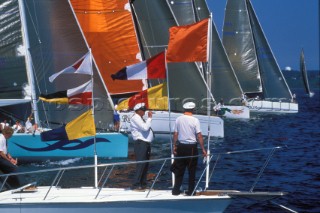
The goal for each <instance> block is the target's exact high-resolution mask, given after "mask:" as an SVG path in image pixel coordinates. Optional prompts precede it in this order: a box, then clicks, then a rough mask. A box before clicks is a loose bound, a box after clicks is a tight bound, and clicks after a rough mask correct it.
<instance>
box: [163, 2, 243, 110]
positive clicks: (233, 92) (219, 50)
mask: <svg viewBox="0 0 320 213" xmlns="http://www.w3.org/2000/svg"><path fill="white" fill-rule="evenodd" d="M167 2H168V5H169V7H170V9H171V11H172V14H173V15H174V17H175V20H176V21H177V23H178V25H186V24H192V23H195V22H197V21H199V20H202V19H204V18H208V17H209V16H210V11H209V8H208V5H207V3H206V1H205V0H197V1H194V0H174V1H170V0H167ZM211 44H212V55H211V59H212V60H211V61H212V79H211V92H212V95H213V97H214V98H215V100H218V101H219V100H221V99H223V100H224V102H225V103H228V104H231V105H236V104H240V103H239V100H240V97H241V95H242V93H243V92H242V89H241V87H240V84H239V82H238V79H237V77H236V75H235V73H234V71H233V68H232V66H231V63H230V61H229V59H228V56H227V54H226V52H225V49H224V47H223V45H222V42H221V40H220V38H219V34H218V32H217V29H216V27H215V25H214V22H213V29H212V42H211ZM206 68H207V67H206V66H203V69H204V70H206ZM205 72H206V71H204V73H205ZM235 100H237V101H235Z"/></svg>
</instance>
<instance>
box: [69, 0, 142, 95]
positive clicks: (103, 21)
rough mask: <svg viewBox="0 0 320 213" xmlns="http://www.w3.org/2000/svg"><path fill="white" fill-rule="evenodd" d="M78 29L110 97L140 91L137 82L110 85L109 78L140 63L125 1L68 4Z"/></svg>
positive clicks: (74, 1)
mask: <svg viewBox="0 0 320 213" xmlns="http://www.w3.org/2000/svg"><path fill="white" fill-rule="evenodd" d="M71 4H72V7H73V9H74V11H75V14H76V16H77V19H78V21H79V24H80V26H81V29H82V31H83V33H84V35H85V38H86V40H87V42H88V44H89V47H90V48H91V50H92V54H93V57H94V59H95V61H96V63H97V66H98V68H99V71H100V74H101V76H102V78H103V81H104V83H105V85H106V86H107V89H108V91H109V93H110V94H124V93H131V92H138V91H142V88H143V84H142V81H141V80H133V81H129V82H128V81H113V80H112V78H111V77H110V76H111V74H113V73H115V72H117V71H118V70H120V69H121V68H123V67H125V66H128V65H131V64H136V63H138V62H140V61H141V60H139V58H140V49H139V46H138V39H137V36H136V32H135V28H134V23H133V18H132V14H131V11H130V5H129V1H128V0H104V1H101V0H71Z"/></svg>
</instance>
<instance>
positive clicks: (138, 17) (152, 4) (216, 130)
mask: <svg viewBox="0 0 320 213" xmlns="http://www.w3.org/2000/svg"><path fill="white" fill-rule="evenodd" d="M130 2H131V3H128V1H122V0H121V1H117V4H114V2H113V1H106V2H100V3H97V2H95V1H85V2H84V1H79V0H72V1H71V3H72V6H73V8H74V10H75V13H76V15H77V18H78V20H79V23H80V26H81V28H82V30H83V32H84V34H85V37H86V39H87V41H88V44H89V45H90V46H91V48H92V52H93V55H94V56H95V55H98V57H99V58H98V60H99V61H97V65H98V67H99V69H100V71H101V72H103V74H102V76H103V79H104V81H105V82H109V81H110V82H112V84H106V86H107V88H108V90H109V91H111V95H112V96H113V97H115V98H119V97H122V96H123V95H126V97H129V96H130V94H133V92H138V90H135V89H134V88H132V86H134V85H136V83H137V82H135V81H129V82H126V84H127V85H129V86H128V87H123V86H121V87H120V86H119V85H120V84H124V83H123V82H125V81H113V80H112V78H111V77H110V76H111V74H114V73H116V72H117V71H119V70H120V69H122V68H123V67H125V66H127V65H132V64H135V63H137V58H139V57H140V60H145V59H148V58H151V57H152V56H154V55H156V54H158V53H160V52H162V51H164V49H165V48H166V47H167V44H168V39H169V32H168V29H169V28H170V27H172V26H176V23H175V21H174V18H173V16H172V14H171V11H170V9H169V7H168V5H167V3H166V1H130ZM155 8H156V9H155ZM151 10H155V11H154V12H153V13H150V11H151ZM99 11H100V12H99ZM89 20H90V21H89ZM93 20H95V21H93ZM113 20H121V21H119V22H118V21H117V22H115V21H113ZM159 20H160V22H159ZM123 22H124V23H123ZM96 23H99V25H98V26H99V28H98V29H97V27H95V25H96ZM110 23H112V25H110ZM159 23H161V24H159ZM111 26H112V27H111ZM106 34H107V35H109V36H105V35H106ZM101 44H104V45H101ZM112 47H114V49H113V48H112ZM111 49H112V51H111ZM131 53H132V54H131ZM129 54H130V55H129ZM118 62H119V63H118ZM120 62H121V63H120ZM195 70H197V68H196V65H195V64H194V63H175V64H169V65H168V73H169V77H168V79H169V82H170V85H172V87H170V100H171V103H170V105H171V111H172V113H170V116H169V112H168V111H155V112H154V113H155V114H154V115H153V126H152V128H153V130H154V131H155V132H158V133H169V132H171V131H172V129H173V126H174V125H173V123H174V121H175V118H176V117H177V116H179V115H181V112H183V108H182V105H183V101H185V100H189V101H190V100H193V101H194V102H196V103H199V104H198V106H199V107H198V108H199V110H198V115H197V116H199V117H200V118H201V119H200V122H201V123H202V125H201V126H203V128H202V131H203V133H204V134H206V133H207V132H208V129H207V123H208V118H207V116H206V115H205V113H206V111H205V110H204V109H203V108H201V107H200V105H203V106H206V98H207V88H208V87H207V85H206V83H205V81H204V79H203V76H202V75H201V74H200V72H198V71H197V72H195ZM195 82H199V83H195ZM139 83H140V86H141V87H140V90H139V91H142V90H143V84H142V83H141V81H139ZM159 83H162V82H161V81H160V80H159V81H156V80H154V81H149V82H148V87H152V86H155V85H158V84H159ZM190 85H192V87H191V86H190ZM117 87H119V88H117ZM124 89H126V90H127V91H123V90H124ZM138 89H139V88H138ZM121 95H122V96H121ZM119 114H120V120H121V123H120V129H121V130H123V131H130V123H129V122H130V121H129V118H130V115H132V112H131V114H130V113H122V112H120V113H119ZM169 120H170V124H169V122H168V121H169ZM210 124H211V128H210V131H211V132H210V133H211V136H216V137H224V129H223V124H224V122H223V120H222V119H221V118H219V117H215V116H211V118H210ZM170 126H171V127H170ZM170 128H171V129H170Z"/></svg>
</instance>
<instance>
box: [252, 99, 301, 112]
mask: <svg viewBox="0 0 320 213" xmlns="http://www.w3.org/2000/svg"><path fill="white" fill-rule="evenodd" d="M247 106H248V107H249V109H250V111H251V112H264V113H268V112H269V113H297V112H298V111H299V108H298V104H297V103H291V102H290V103H289V102H273V101H264V100H261V101H260V100H252V101H248V102H247Z"/></svg>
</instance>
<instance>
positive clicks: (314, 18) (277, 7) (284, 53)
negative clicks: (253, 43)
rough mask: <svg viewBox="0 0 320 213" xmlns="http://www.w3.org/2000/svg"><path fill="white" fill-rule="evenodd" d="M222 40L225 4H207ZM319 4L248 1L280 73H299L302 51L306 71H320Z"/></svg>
mask: <svg viewBox="0 0 320 213" xmlns="http://www.w3.org/2000/svg"><path fill="white" fill-rule="evenodd" d="M207 2H208V5H209V8H210V9H211V11H212V14H213V19H214V22H215V24H216V27H217V30H218V32H219V34H220V36H221V33H222V28H223V20H224V9H225V6H226V0H207ZM319 2H320V1H319V0H251V3H252V5H253V8H254V10H255V13H256V15H257V17H258V19H259V21H260V24H261V26H262V29H263V31H264V34H265V36H266V37H267V40H268V42H269V45H270V46H271V49H272V51H273V54H274V56H275V58H276V60H277V62H278V64H279V66H280V68H281V69H285V67H291V68H292V70H299V60H300V59H299V57H300V52H301V49H302V48H303V49H304V55H305V61H306V66H307V70H319V69H320V65H319V60H320V59H319V58H320V56H319V18H320V17H319V4H320V3H319Z"/></svg>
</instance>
